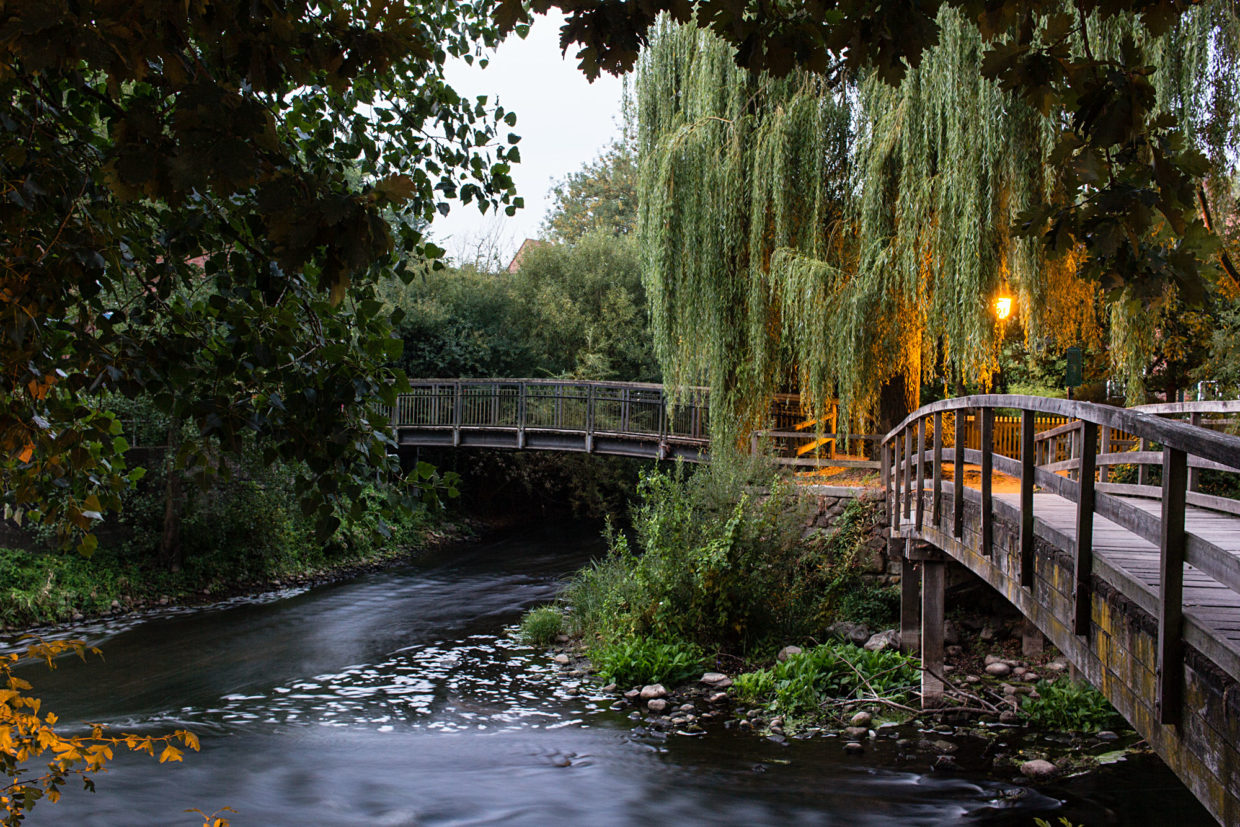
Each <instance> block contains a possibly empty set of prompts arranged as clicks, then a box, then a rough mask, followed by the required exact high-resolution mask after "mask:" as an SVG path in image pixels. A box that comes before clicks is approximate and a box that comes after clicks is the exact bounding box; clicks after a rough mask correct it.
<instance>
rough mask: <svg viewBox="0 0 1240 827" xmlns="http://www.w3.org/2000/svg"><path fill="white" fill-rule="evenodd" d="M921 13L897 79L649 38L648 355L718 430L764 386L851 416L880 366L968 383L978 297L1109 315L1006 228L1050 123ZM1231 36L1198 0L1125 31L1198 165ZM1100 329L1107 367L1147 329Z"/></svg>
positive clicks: (1222, 123)
mask: <svg viewBox="0 0 1240 827" xmlns="http://www.w3.org/2000/svg"><path fill="white" fill-rule="evenodd" d="M939 22H940V27H941V37H940V43H939V45H938V46H937V47H936V48H934V49H933V50H931V51H929V52H927V53H926V54H925V55H924V58H923V60H922V62H921V64H920V65H919V66H918V67H916V68H915V69H912V70H910V71H909V72H908V73H907V75H906V77H905V79H904V80H903V82H902V83H901V84H900V85H899V86H898V87H892V86H889V85H887V84H885V83H883V82H882V81H879V80H877V79H864V80H862V81H860V82H859V83H857V84H856V85H854V86H850V87H848V88H847V89H845V90H843V91H841V90H832V89H829V88H827V87H826V85H825V84H824V83H823V81H821V80H820V79H819V78H817V77H815V76H811V75H807V74H799V75H798V74H794V75H791V76H789V77H787V78H784V79H780V80H773V79H771V78H769V77H766V76H759V77H755V76H751V75H749V74H748V73H746V72H744V71H742V70H738V69H737V68H736V66H735V64H734V62H733V55H732V52H731V50H730V49H729V48H728V47H727V46H725V45H723V44H722V43H720V42H719V41H717V40H715V39H714V38H713V36H711V35H709V34H706V33H703V32H700V31H698V30H696V29H694V28H689V27H677V26H672V25H668V24H660V25H659V26H657V27H656V30H655V31H654V32H652V37H651V45H650V47H649V48H648V49H647V51H646V52H645V53H644V54H643V56H642V59H641V61H640V62H639V66H638V71H637V79H636V91H637V103H638V133H639V134H638V137H639V146H640V154H641V163H640V172H639V203H640V218H639V233H640V238H641V242H642V249H643V251H644V252H643V255H644V262H643V266H644V274H645V276H644V277H645V280H646V287H647V291H648V294H649V296H650V299H651V301H652V319H653V326H654V330H655V336H656V350H657V353H658V356H659V359H660V362H661V363H662V366H663V371H664V376H665V378H666V379H667V381H668V382H669V384H673V385H678V386H687V385H693V384H708V385H709V386H710V388H711V391H712V397H711V398H712V422H713V423H714V428H715V430H716V436H717V437H719V438H720V439H721V442H722V441H727V440H729V439H730V438H732V437H734V436H735V435H736V434H737V433H739V432H741V431H743V430H744V429H745V428H747V427H749V426H753V425H755V424H759V423H761V422H762V421H763V419H764V418H765V413H766V411H767V409H768V406H769V400H770V398H771V395H772V394H773V393H774V392H775V391H776V390H780V389H785V388H786V389H794V390H799V391H800V392H801V394H802V398H803V401H804V402H805V404H806V406H807V408H808V410H809V412H811V413H813V414H814V415H821V414H822V413H824V412H825V411H826V410H827V408H828V407H829V406H830V405H831V403H832V400H833V399H838V400H839V410H840V413H841V415H842V417H843V419H844V421H845V422H848V421H850V420H851V421H852V422H853V423H865V422H866V420H868V418H869V417H870V415H871V414H872V413H873V411H874V409H875V403H876V400H877V396H878V392H879V389H880V387H881V386H882V385H883V384H884V383H886V382H888V381H890V380H893V379H900V378H902V379H903V380H904V387H906V388H908V389H910V392H909V398H907V399H906V402H907V404H909V405H910V406H912V405H915V403H916V401H917V400H916V389H917V388H918V387H919V386H920V385H921V384H922V382H923V381H926V380H928V379H930V378H933V377H942V378H946V377H956V378H959V379H961V380H963V381H968V382H971V383H974V384H977V385H980V386H983V387H984V386H986V385H988V383H989V381H990V379H991V378H992V376H993V374H994V372H995V371H996V370H997V368H998V347H999V342H1000V339H1001V333H1002V331H1001V329H1000V328H999V326H998V325H999V323H998V322H996V320H995V318H994V316H993V313H992V311H991V305H992V301H993V299H994V298H995V297H996V295H997V294H998V293H999V292H1000V291H1012V293H1013V294H1014V295H1015V296H1016V297H1017V301H1016V306H1017V309H1018V313H1019V318H1018V320H1017V321H1018V322H1019V323H1020V324H1021V325H1022V326H1023V329H1024V330H1025V332H1026V336H1027V338H1028V339H1029V341H1030V342H1031V343H1034V344H1036V345H1037V346H1039V347H1040V346H1045V345H1047V344H1062V345H1067V344H1072V343H1075V342H1084V343H1086V344H1097V343H1100V341H1101V338H1102V336H1103V335H1104V334H1105V332H1106V331H1107V330H1108V329H1109V328H1108V326H1107V325H1106V322H1107V319H1106V318H1105V315H1104V314H1103V313H1102V308H1101V302H1100V301H1099V296H1098V290H1097V287H1096V285H1095V284H1093V283H1092V282H1086V281H1084V280H1082V279H1080V278H1077V277H1076V275H1075V273H1076V263H1077V260H1078V258H1079V251H1068V252H1067V253H1066V254H1064V255H1061V256H1059V257H1057V258H1055V259H1053V260H1051V259H1048V258H1047V257H1046V254H1045V252H1044V249H1043V247H1042V246H1041V245H1040V244H1038V243H1037V242H1036V241H1033V240H1030V239H1026V238H1021V237H1017V236H1015V235H1014V234H1013V232H1012V230H1011V228H1012V227H1013V226H1014V224H1015V223H1016V217H1017V215H1018V214H1019V213H1020V212H1021V211H1022V210H1024V209H1025V208H1027V207H1028V206H1030V205H1031V204H1033V203H1035V202H1038V201H1040V200H1042V199H1046V198H1051V197H1053V196H1054V193H1053V192H1052V191H1051V189H1050V188H1051V187H1052V186H1053V184H1052V181H1053V176H1051V175H1049V174H1048V166H1047V160H1046V159H1047V153H1048V152H1049V151H1050V149H1051V147H1052V146H1053V143H1054V140H1055V137H1056V132H1055V130H1056V129H1058V128H1059V126H1058V124H1057V121H1056V119H1055V117H1050V118H1046V117H1042V116H1040V115H1038V114H1037V113H1036V112H1034V111H1033V110H1031V109H1029V108H1028V107H1027V106H1025V105H1023V104H1020V103H1016V102H1013V100H1012V99H1011V98H1010V97H1008V96H1007V95H1005V94H1004V93H1002V92H1001V91H1000V90H999V89H998V88H997V87H996V86H995V84H994V83H992V82H990V81H988V80H985V79H983V78H982V75H981V72H980V64H981V61H982V58H983V51H984V49H983V45H982V43H981V40H980V38H979V36H978V34H977V32H976V30H975V29H974V28H972V27H971V26H970V25H969V24H967V23H965V22H963V21H962V20H961V19H960V18H959V16H958V15H957V14H956V13H955V12H953V11H951V10H950V9H945V10H944V11H943V13H942V15H941V17H940V21H939ZM1140 31H1143V30H1141V29H1140V27H1139V26H1136V25H1135V24H1133V23H1132V22H1131V21H1124V20H1113V21H1111V22H1108V24H1107V25H1106V27H1101V26H1091V30H1090V32H1091V40H1092V41H1094V42H1092V43H1091V44H1090V45H1091V46H1092V47H1093V48H1094V49H1095V50H1098V49H1102V50H1106V51H1105V53H1112V52H1113V53H1115V54H1119V49H1120V47H1121V43H1122V41H1123V40H1124V38H1125V37H1128V38H1133V37H1135V35H1136V33H1139V32H1140ZM1238 42H1240V38H1238V37H1237V28H1236V12H1235V9H1234V8H1233V6H1232V5H1231V4H1228V3H1226V2H1217V3H1214V4H1209V5H1205V6H1202V7H1200V8H1199V9H1197V10H1195V11H1194V12H1193V13H1192V14H1189V15H1187V16H1186V18H1185V22H1184V23H1183V25H1182V26H1180V27H1179V28H1177V29H1175V30H1174V31H1172V32H1171V33H1170V34H1168V35H1167V36H1166V37H1164V38H1161V39H1159V40H1156V41H1152V42H1149V43H1145V44H1143V45H1144V48H1145V53H1146V54H1147V55H1149V60H1150V62H1151V63H1152V64H1153V65H1154V66H1155V67H1156V68H1157V70H1158V71H1157V72H1156V77H1157V78H1158V83H1159V85H1158V91H1159V95H1160V100H1161V101H1163V103H1162V105H1163V107H1164V109H1165V110H1166V111H1168V112H1170V113H1171V114H1173V115H1175V116H1176V117H1177V118H1178V119H1179V120H1180V121H1181V122H1182V123H1185V124H1186V125H1188V126H1189V128H1191V129H1192V130H1193V133H1194V134H1197V135H1201V136H1202V141H1203V142H1204V143H1205V144H1206V145H1207V147H1208V151H1209V154H1210V155H1211V156H1212V158H1213V159H1214V161H1215V163H1216V166H1218V167H1219V168H1223V167H1224V166H1225V165H1226V163H1227V161H1228V150H1227V147H1228V146H1232V147H1234V146H1235V137H1236V135H1237V134H1238V130H1237V113H1236V106H1237V96H1236V92H1237V83H1238V81H1237V75H1238V74H1240V73H1238V72H1237V71H1236V68H1237V67H1236V66H1235V56H1236V55H1237V54H1240V49H1238V48H1237V43H1238ZM1233 152H1234V149H1233ZM1115 306H1116V307H1119V308H1122V309H1121V310H1115V311H1113V313H1112V315H1113V316H1114V315H1115V313H1121V312H1123V313H1130V312H1131V311H1132V308H1133V302H1132V301H1130V300H1126V299H1125V297H1121V301H1118V302H1116V304H1115ZM1113 329H1114V330H1115V331H1116V333H1117V334H1118V335H1117V336H1115V341H1114V342H1113V344H1114V345H1117V347H1115V348H1114V349H1113V352H1115V353H1118V354H1119V355H1118V356H1117V357H1116V359H1117V363H1119V364H1122V365H1124V366H1130V365H1133V364H1136V363H1137V362H1138V361H1139V360H1140V358H1141V353H1140V351H1141V350H1142V348H1145V347H1147V345H1148V341H1149V339H1148V337H1147V336H1134V335H1131V334H1132V331H1133V329H1134V327H1133V325H1132V324H1127V326H1125V325H1124V324H1122V323H1121V324H1116V325H1115V326H1114V328H1113ZM1126 369H1127V367H1126ZM1128 373H1129V375H1131V373H1132V371H1131V370H1130V369H1128Z"/></svg>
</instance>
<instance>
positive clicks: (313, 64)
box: [0, 0, 520, 552]
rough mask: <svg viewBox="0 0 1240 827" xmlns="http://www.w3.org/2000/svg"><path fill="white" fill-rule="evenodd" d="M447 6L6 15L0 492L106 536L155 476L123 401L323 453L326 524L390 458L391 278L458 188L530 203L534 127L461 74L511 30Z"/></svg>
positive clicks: (209, 1)
mask: <svg viewBox="0 0 1240 827" xmlns="http://www.w3.org/2000/svg"><path fill="white" fill-rule="evenodd" d="M489 12H490V9H489V7H488V5H487V3H486V2H485V0H483V2H480V3H461V2H456V0H445V2H437V3H412V2H407V1H406V0H365V2H363V0H316V1H315V2H309V0H256V1H255V2H250V0H245V1H244V2H242V1H241V0H193V2H188V3H168V2H166V1H165V0H125V2H113V0H8V2H5V3H3V4H0V96H2V97H3V100H4V103H3V104H2V105H0V227H2V228H3V229H2V230H0V233H2V234H3V235H2V239H3V241H2V243H0V357H2V360H0V364H3V366H4V377H3V382H2V383H0V457H2V459H0V484H2V487H3V491H4V494H3V497H4V505H5V510H6V514H7V515H8V516H11V517H15V518H18V519H21V518H23V517H24V518H26V519H35V520H44V521H53V522H55V523H58V524H60V525H62V526H64V527H66V536H68V534H69V533H73V534H74V535H75V536H78V537H79V538H81V540H80V545H79V547H80V549H81V550H82V551H84V552H90V551H91V550H92V549H93V547H94V539H93V536H92V535H91V533H90V532H91V529H92V526H94V525H95V524H96V523H97V522H98V521H99V520H100V519H102V515H103V512H105V511H106V510H107V509H108V508H112V507H115V506H116V505H117V503H118V491H119V490H120V489H121V488H122V487H123V486H124V485H125V484H126V481H127V479H128V480H132V479H133V478H134V476H135V472H136V470H137V469H134V471H130V472H128V473H127V471H126V468H125V463H124V453H125V450H126V448H127V444H126V441H125V439H124V437H123V435H122V432H123V427H122V424H121V423H120V422H119V421H118V420H117V419H116V418H115V417H114V416H113V415H112V414H111V413H109V411H108V409H107V406H106V405H105V404H104V403H103V402H101V400H102V399H103V398H104V396H105V393H106V392H111V393H114V394H119V395H121V396H137V395H149V396H150V397H152V398H153V399H154V400H155V402H156V404H157V405H158V406H159V407H160V408H161V409H162V410H163V411H165V412H166V413H168V414H169V415H171V416H172V417H173V418H174V420H181V421H185V422H191V423H193V424H194V425H195V426H196V427H195V429H194V430H195V432H196V434H197V436H198V438H196V439H192V440H190V441H188V442H186V443H185V444H184V445H183V446H182V447H181V455H180V461H181V463H182V464H185V465H188V466H190V467H194V468H197V469H199V470H200V471H201V472H203V473H204V474H209V473H212V472H213V471H214V470H215V469H217V468H221V467H226V464H221V463H217V462H215V461H214V460H213V458H212V452H213V451H215V450H217V449H218V448H220V447H223V448H225V449H227V448H229V447H233V446H236V445H238V444H239V437H241V436H242V435H244V434H248V433H252V434H257V435H259V436H260V437H261V439H260V442H259V445H260V446H261V449H262V450H263V452H264V456H265V457H266V458H267V459H268V460H274V459H276V458H279V457H300V458H303V459H304V460H305V466H304V467H305V468H306V469H307V470H306V472H305V476H304V477H303V478H302V479H301V480H300V481H299V484H298V491H299V494H300V496H301V498H302V500H303V506H304V507H305V508H306V509H307V511H308V512H315V511H317V512H318V513H319V514H320V517H321V524H320V528H321V529H322V530H324V531H330V530H331V529H332V528H333V527H334V525H335V524H336V521H335V518H334V517H333V516H332V510H333V508H334V507H335V505H336V504H338V502H339V500H338V497H339V495H340V494H341V493H342V492H344V491H348V490H353V491H356V490H357V488H358V487H359V486H360V485H361V484H362V482H363V481H364V480H363V478H364V477H365V476H366V474H368V473H373V469H375V468H383V467H385V466H386V465H387V464H388V463H389V462H390V460H389V459H388V457H387V454H386V444H385V443H386V441H387V439H388V437H387V436H386V427H385V416H384V415H383V412H382V405H383V404H384V403H386V402H390V401H391V400H392V398H393V394H395V393H396V392H397V391H398V390H399V388H400V381H401V380H400V379H398V376H397V374H395V373H393V372H392V371H390V370H385V369H382V368H381V366H382V365H383V364H385V363H388V362H390V361H391V360H392V359H393V358H394V357H395V356H396V354H397V352H398V349H399V341H398V340H397V339H396V338H394V337H393V336H392V335H391V334H390V331H389V326H388V320H387V318H386V317H385V316H384V315H383V314H382V313H381V312H380V309H381V304H380V302H379V301H377V300H376V297H375V294H374V289H373V285H374V282H375V279H376V277H377V276H378V275H379V274H380V273H384V272H389V271H391V270H392V269H393V268H397V269H399V268H400V267H401V266H402V264H401V262H403V261H407V260H410V259H418V258H422V257H425V258H428V259H434V258H436V257H438V256H439V255H440V254H441V251H440V250H438V249H437V248H435V247H434V246H433V245H430V244H428V243H426V242H425V241H424V239H423V237H422V228H423V227H424V226H425V225H426V223H427V222H428V221H429V220H430V219H431V218H432V216H434V215H435V214H436V213H446V212H447V210H448V199H450V198H453V197H459V198H460V199H461V200H462V201H464V202H466V203H469V202H476V203H477V204H478V205H479V206H481V207H482V208H483V209H484V210H485V209H487V208H497V207H500V206H504V205H506V206H507V209H508V210H509V211H511V210H514V209H515V208H516V207H518V206H520V199H518V198H516V197H514V194H513V190H512V182H511V179H510V177H509V165H510V164H511V163H513V162H515V161H517V160H518V153H517V149H516V147H515V145H514V144H515V143H516V141H517V137H516V136H515V135H512V134H511V133H509V132H508V127H511V126H512V125H514V124H515V116H514V115H513V114H512V113H508V112H504V111H503V110H502V109H500V108H498V107H492V106H489V105H488V103H487V101H486V100H485V98H479V99H477V100H466V99H462V98H461V97H460V96H459V95H458V94H457V93H456V92H454V91H453V90H452V88H451V87H450V86H449V85H448V84H447V83H446V81H445V79H444V75H443V66H444V63H445V61H446V60H447V59H448V57H449V56H450V55H451V56H460V57H463V58H465V59H466V60H472V59H473V57H472V50H473V49H475V48H476V44H480V43H481V44H487V45H492V44H494V43H495V42H496V39H497V30H496V26H495V24H494V23H493V22H492V20H491V18H490V16H489Z"/></svg>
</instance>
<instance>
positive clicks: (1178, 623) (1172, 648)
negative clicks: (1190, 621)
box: [1154, 448, 1188, 724]
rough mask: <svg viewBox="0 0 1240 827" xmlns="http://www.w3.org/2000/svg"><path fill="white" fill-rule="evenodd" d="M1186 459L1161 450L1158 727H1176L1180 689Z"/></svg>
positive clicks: (1182, 676) (1172, 451) (1182, 652)
mask: <svg viewBox="0 0 1240 827" xmlns="http://www.w3.org/2000/svg"><path fill="white" fill-rule="evenodd" d="M1187 490H1188V456H1187V455H1186V454H1185V453H1184V452H1183V451H1177V450H1175V449H1173V448H1163V466H1162V536H1161V538H1160V543H1159V545H1160V548H1159V556H1158V560H1159V575H1160V576H1159V588H1158V670H1157V673H1156V678H1157V681H1158V697H1157V698H1156V699H1155V703H1154V708H1155V711H1156V712H1157V714H1158V722H1159V723H1160V724H1178V723H1179V722H1180V706H1181V701H1182V696H1183V686H1184V642H1183V641H1184V602H1183V601H1184V547H1185V545H1186V542H1185V541H1186V536H1185V533H1184V511H1185V501H1186V499H1187V497H1186V494H1185V492H1186V491H1187Z"/></svg>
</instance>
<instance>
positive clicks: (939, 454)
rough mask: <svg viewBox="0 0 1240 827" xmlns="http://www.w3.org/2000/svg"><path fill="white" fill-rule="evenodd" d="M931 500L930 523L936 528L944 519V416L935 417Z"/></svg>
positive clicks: (936, 415) (939, 414)
mask: <svg viewBox="0 0 1240 827" xmlns="http://www.w3.org/2000/svg"><path fill="white" fill-rule="evenodd" d="M931 486H932V488H933V493H932V495H931V499H930V521H931V522H933V523H934V524H935V525H936V526H937V525H938V524H939V522H940V521H941V520H942V519H943V491H942V488H943V414H942V413H941V412H940V413H936V414H935V415H934V478H933V481H932V482H931Z"/></svg>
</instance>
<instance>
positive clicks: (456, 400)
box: [452, 382, 465, 448]
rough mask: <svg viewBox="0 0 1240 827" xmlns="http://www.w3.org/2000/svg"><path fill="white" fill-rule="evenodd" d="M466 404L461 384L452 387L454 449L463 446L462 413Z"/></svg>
mask: <svg viewBox="0 0 1240 827" xmlns="http://www.w3.org/2000/svg"><path fill="white" fill-rule="evenodd" d="M464 404H465V400H464V388H463V387H462V385H461V383H460V382H457V383H456V384H454V385H453V386H452V447H453V448H457V447H459V446H460V444H461V411H462V407H463V406H464Z"/></svg>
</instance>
